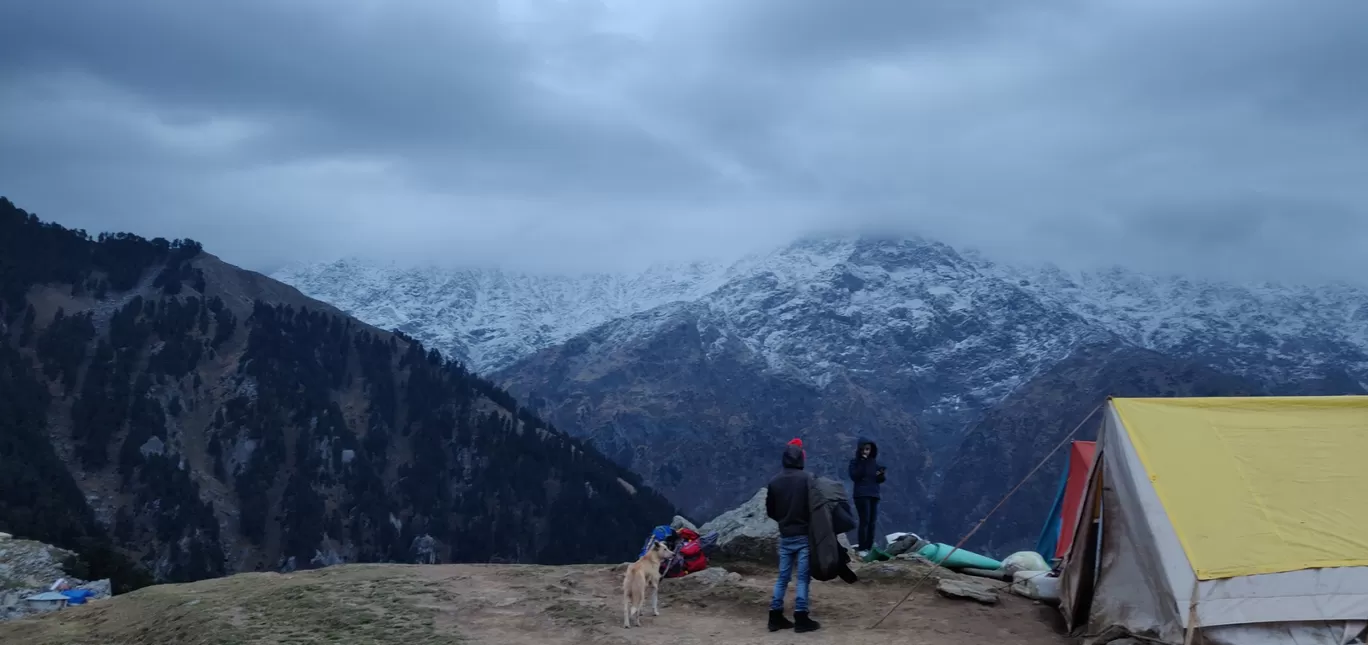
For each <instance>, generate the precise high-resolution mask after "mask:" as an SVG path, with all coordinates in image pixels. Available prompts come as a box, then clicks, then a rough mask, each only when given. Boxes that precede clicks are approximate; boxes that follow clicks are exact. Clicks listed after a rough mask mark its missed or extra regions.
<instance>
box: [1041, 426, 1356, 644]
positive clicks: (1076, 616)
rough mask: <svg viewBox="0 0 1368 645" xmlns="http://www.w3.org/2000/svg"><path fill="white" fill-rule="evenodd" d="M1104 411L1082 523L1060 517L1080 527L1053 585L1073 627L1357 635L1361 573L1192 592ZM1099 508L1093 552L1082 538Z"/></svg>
mask: <svg viewBox="0 0 1368 645" xmlns="http://www.w3.org/2000/svg"><path fill="white" fill-rule="evenodd" d="M1106 410H1107V412H1106V416H1105V418H1104V421H1103V428H1102V431H1101V432H1100V433H1099V436H1098V441H1097V451H1098V455H1097V459H1096V461H1095V462H1094V465H1093V470H1092V472H1091V473H1090V474H1089V483H1088V488H1087V491H1088V492H1087V494H1086V496H1085V498H1084V503H1083V504H1082V508H1081V509H1080V515H1079V517H1077V518H1065V521H1070V520H1073V521H1076V522H1077V523H1078V524H1077V527H1078V528H1077V530H1076V532H1075V534H1074V544H1073V548H1072V549H1071V550H1070V556H1069V559H1068V561H1067V562H1066V563H1065V565H1064V571H1063V573H1062V576H1061V578H1062V579H1061V585H1060V591H1061V598H1062V601H1063V602H1062V606H1061V609H1062V611H1063V612H1064V615H1065V618H1066V620H1067V621H1068V622H1069V626H1070V627H1071V628H1074V629H1077V628H1080V627H1082V628H1084V629H1083V630H1082V631H1084V632H1085V633H1087V634H1089V635H1097V634H1099V633H1101V632H1102V631H1104V630H1105V629H1107V628H1108V627H1111V626H1120V627H1123V628H1125V629H1126V630H1128V631H1129V632H1131V633H1133V634H1137V635H1142V636H1148V637H1151V638H1155V639H1157V640H1160V641H1163V642H1167V643H1175V644H1180V643H1183V642H1184V639H1185V636H1186V630H1187V626H1188V621H1189V617H1190V616H1192V617H1194V618H1195V621H1196V625H1197V632H1198V634H1199V635H1200V637H1199V638H1196V639H1194V641H1195V642H1205V643H1221V644H1224V643H1230V644H1232V645H1234V644H1240V645H1265V644H1267V645H1272V644H1275V643H1278V644H1281V643H1295V644H1298V645H1310V644H1315V645H1321V644H1324V645H1345V644H1347V643H1350V642H1353V640H1354V638H1355V637H1357V636H1358V635H1359V634H1360V633H1361V632H1363V630H1364V627H1365V622H1364V621H1365V619H1368V567H1341V568H1330V569H1313V570H1302V571H1291V572H1286V573H1276V574H1262V575H1250V576H1238V577H1234V578H1225V579H1216V580H1204V581H1201V582H1200V583H1199V582H1198V580H1197V576H1196V573H1195V572H1194V570H1193V568H1192V566H1191V565H1190V563H1189V560H1188V558H1187V554H1186V552H1185V551H1184V550H1183V547H1182V544H1181V543H1180V542H1179V540H1178V535H1177V533H1176V532H1175V530H1174V527H1173V525H1172V523H1171V522H1170V520H1169V516H1168V514H1167V513H1166V512H1165V510H1164V506H1163V504H1162V503H1161V502H1160V500H1159V497H1158V495H1157V494H1156V492H1155V490H1154V486H1153V485H1152V484H1151V482H1150V479H1149V475H1148V473H1147V471H1146V469H1145V467H1144V465H1143V464H1142V462H1141V461H1140V459H1139V456H1138V455H1137V453H1136V450H1135V447H1134V445H1133V444H1132V442H1131V440H1130V437H1129V435H1128V433H1127V431H1126V429H1125V428H1124V427H1123V426H1122V422H1121V419H1120V417H1119V415H1118V414H1117V412H1116V408H1115V407H1114V405H1112V404H1108V406H1107V408H1106ZM1194 494H1198V495H1200V491H1194ZM1099 498H1100V499H1099ZM1099 501H1100V517H1101V523H1100V532H1101V539H1100V544H1099V543H1098V542H1093V540H1097V531H1096V530H1093V531H1090V530H1088V529H1089V528H1090V527H1092V526H1093V521H1094V517H1097V516H1098V515H1099V513H1098V509H1099V506H1098V502H1099ZM1194 591H1195V592H1196V594H1197V602H1196V603H1193V602H1192V598H1193V593H1194Z"/></svg>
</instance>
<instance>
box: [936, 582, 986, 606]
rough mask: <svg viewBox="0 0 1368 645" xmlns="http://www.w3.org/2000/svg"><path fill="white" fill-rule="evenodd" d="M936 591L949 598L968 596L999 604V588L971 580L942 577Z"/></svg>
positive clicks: (970, 598)
mask: <svg viewBox="0 0 1368 645" xmlns="http://www.w3.org/2000/svg"><path fill="white" fill-rule="evenodd" d="M936 591H938V592H940V594H941V595H942V596H946V597H949V598H967V599H969V600H973V601H976V602H981V603H983V604H985V605H994V604H997V601H998V595H997V590H996V589H994V588H993V587H992V586H990V585H987V584H982V583H978V582H973V581H970V580H954V579H951V578H941V579H940V580H938V581H937V582H936Z"/></svg>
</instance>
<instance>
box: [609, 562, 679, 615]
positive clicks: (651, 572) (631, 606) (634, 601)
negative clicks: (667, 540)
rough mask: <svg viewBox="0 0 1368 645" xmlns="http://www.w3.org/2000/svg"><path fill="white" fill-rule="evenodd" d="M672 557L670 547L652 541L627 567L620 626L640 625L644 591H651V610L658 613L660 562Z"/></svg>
mask: <svg viewBox="0 0 1368 645" xmlns="http://www.w3.org/2000/svg"><path fill="white" fill-rule="evenodd" d="M672 557H674V552H673V551H671V550H670V547H668V546H665V545H664V544H662V543H660V542H652V543H651V548H650V549H647V550H646V555H643V556H641V559H640V560H637V561H636V562H633V563H632V564H631V565H630V566H628V567H627V576H626V577H624V578H623V579H622V626H623V627H626V628H628V629H631V627H632V624H633V622H635V623H636V626H637V627H640V626H641V606H642V605H643V604H645V603H646V592H647V591H650V592H651V611H652V612H653V613H654V614H655V615H656V616H659V615H660V563H661V562H664V561H666V560H668V559H670V558H672Z"/></svg>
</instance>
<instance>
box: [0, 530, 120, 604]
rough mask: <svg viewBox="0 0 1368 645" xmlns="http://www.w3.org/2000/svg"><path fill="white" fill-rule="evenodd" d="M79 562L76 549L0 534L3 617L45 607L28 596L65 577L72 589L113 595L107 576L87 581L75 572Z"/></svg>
mask: <svg viewBox="0 0 1368 645" xmlns="http://www.w3.org/2000/svg"><path fill="white" fill-rule="evenodd" d="M79 566H80V563H79V561H78V560H77V556H76V554H75V553H72V552H71V551H67V550H65V549H59V548H57V547H55V546H52V545H48V544H43V543H42V542H34V541H31V540H15V539H8V538H0V621H3V620H13V619H16V618H23V617H25V616H28V615H31V614H35V613H39V612H40V611H42V610H41V609H40V608H38V607H36V606H35V605H33V604H32V603H30V602H28V601H27V600H26V599H27V598H29V597H30V596H34V595H37V594H40V593H43V592H45V591H49V590H50V589H51V588H52V585H53V583H55V582H57V581H58V580H62V579H65V580H66V583H67V584H68V585H70V587H71V588H72V589H86V590H89V591H90V592H91V594H92V595H91V596H90V599H93V600H99V599H103V598H108V597H109V596H110V592H111V587H110V583H109V581H108V580H96V581H93V582H86V581H84V580H81V579H79V578H77V577H75V576H74V575H73V571H74V570H77V569H78V568H79Z"/></svg>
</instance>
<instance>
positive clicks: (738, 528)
mask: <svg viewBox="0 0 1368 645" xmlns="http://www.w3.org/2000/svg"><path fill="white" fill-rule="evenodd" d="M765 497H766V489H764V488H761V489H760V491H759V492H757V493H756V494H755V495H754V496H753V497H751V498H750V499H749V500H748V501H746V503H745V504H742V505H741V506H739V507H737V508H734V509H732V510H730V511H727V512H726V513H723V514H721V515H718V516H717V517H716V518H714V519H713V520H712V521H711V522H708V523H707V524H704V525H703V528H701V529H699V533H702V534H704V535H706V534H708V533H710V532H712V531H717V544H716V545H715V546H714V547H713V548H714V551H713V553H712V554H711V555H710V557H711V558H712V559H716V560H743V561H747V562H761V563H767V564H774V565H778V563H779V525H778V524H775V523H774V520H771V519H770V518H769V516H768V515H766V513H765Z"/></svg>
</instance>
